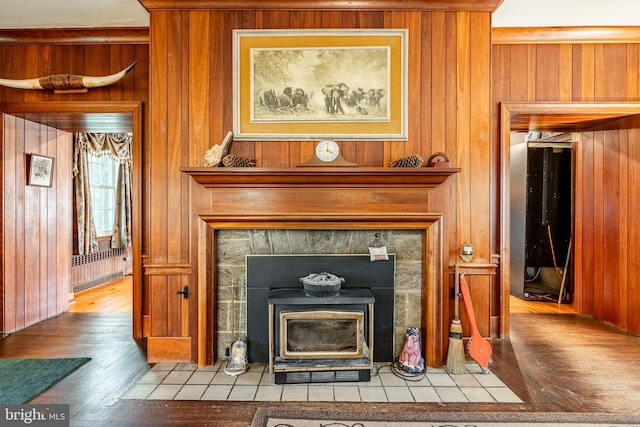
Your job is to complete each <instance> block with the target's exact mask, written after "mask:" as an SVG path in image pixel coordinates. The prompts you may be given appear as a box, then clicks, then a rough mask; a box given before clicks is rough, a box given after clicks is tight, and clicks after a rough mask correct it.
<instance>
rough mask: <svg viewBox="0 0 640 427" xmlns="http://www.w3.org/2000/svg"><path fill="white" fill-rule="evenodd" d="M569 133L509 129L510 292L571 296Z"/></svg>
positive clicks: (565, 299) (528, 296)
mask: <svg viewBox="0 0 640 427" xmlns="http://www.w3.org/2000/svg"><path fill="white" fill-rule="evenodd" d="M573 144H574V141H573V135H572V133H571V132H536V131H531V132H527V133H523V132H511V149H510V156H511V161H510V163H511V168H510V179H511V194H510V203H511V235H510V247H511V286H510V291H511V295H513V296H516V297H518V298H520V299H525V300H532V301H546V302H557V303H561V302H562V303H570V302H571V300H572V297H573V283H572V275H571V263H570V260H571V257H570V252H571V240H572V234H573V212H574V209H573V194H574V191H573V185H574V161H573V159H574V156H573Z"/></svg>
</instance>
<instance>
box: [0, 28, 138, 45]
mask: <svg viewBox="0 0 640 427" xmlns="http://www.w3.org/2000/svg"><path fill="white" fill-rule="evenodd" d="M18 44H57V45H82V44H146V45H148V44H149V28H148V27H122V28H63V29H61V28H51V29H46V28H45V29H43V28H37V29H35V28H34V29H31V28H29V29H10V30H0V45H18Z"/></svg>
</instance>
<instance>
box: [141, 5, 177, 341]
mask: <svg viewBox="0 0 640 427" xmlns="http://www.w3.org/2000/svg"><path fill="white" fill-rule="evenodd" d="M174 15H175V14H172V13H167V12H156V13H154V14H152V15H151V25H150V38H151V40H153V42H152V43H151V45H150V47H149V50H150V52H149V55H150V57H151V64H150V67H151V70H152V71H151V74H150V76H149V77H150V92H151V96H152V99H151V101H152V104H153V109H152V110H151V123H152V126H151V129H150V130H151V137H150V140H151V141H153V146H152V147H151V146H150V147H149V148H150V149H149V170H150V182H149V195H150V206H149V208H150V218H149V223H150V240H149V255H150V257H151V259H150V261H151V262H154V263H155V262H167V261H168V259H169V253H168V247H169V246H168V230H167V227H168V226H169V224H172V225H171V226H172V227H173V226H176V224H175V222H174V221H173V220H171V219H170V217H169V212H168V203H169V201H168V197H169V196H168V194H167V193H168V188H169V181H168V180H169V170H168V169H169V168H168V163H169V161H170V160H171V159H169V158H168V155H169V149H168V144H169V143H170V142H173V143H174V144H178V143H181V142H182V141H168V123H169V120H174V119H175V118H176V117H179V116H180V114H182V111H175V110H172V111H171V114H172V116H171V117H169V114H170V113H169V107H170V106H169V104H168V102H169V101H168V98H169V95H168V93H169V90H170V88H171V87H172V86H176V85H178V86H181V82H180V81H175V80H171V81H170V82H171V83H170V84H168V82H169V80H168V79H167V75H168V69H167V67H168V63H169V61H168V59H169V57H170V56H175V55H176V53H175V52H170V51H169V41H168V37H169V35H168V32H167V28H168V26H169V22H170V19H171V17H172V16H174ZM173 108H174V109H175V108H176V107H175V106H173ZM176 173H177V172H176V171H173V175H174V176H175V175H176ZM150 291H151V293H153V291H154V289H153V287H151V289H150ZM151 310H152V311H153V302H152V306H151ZM154 334H155V332H154Z"/></svg>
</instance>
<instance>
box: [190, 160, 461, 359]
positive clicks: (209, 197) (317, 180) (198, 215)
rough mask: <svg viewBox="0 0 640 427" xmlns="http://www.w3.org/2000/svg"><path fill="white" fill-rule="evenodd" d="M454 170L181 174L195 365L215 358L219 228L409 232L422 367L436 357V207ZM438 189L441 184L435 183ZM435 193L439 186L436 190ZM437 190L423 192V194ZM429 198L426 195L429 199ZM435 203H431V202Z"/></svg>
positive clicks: (439, 326) (439, 353)
mask: <svg viewBox="0 0 640 427" xmlns="http://www.w3.org/2000/svg"><path fill="white" fill-rule="evenodd" d="M460 170H461V169H460V168H428V167H427V168H387V167H342V168H331V167H327V168H295V167H294V168H199V167H197V168H183V169H182V172H184V173H185V174H187V175H189V176H190V177H191V178H192V179H193V181H195V183H197V184H199V185H195V186H191V190H190V191H191V197H190V199H191V201H192V202H191V203H192V204H191V213H192V218H193V222H192V227H191V230H192V231H191V232H192V236H193V237H192V242H193V244H194V246H193V247H192V249H193V251H192V253H193V254H194V256H195V259H194V262H196V264H197V269H196V271H195V272H194V276H193V278H194V284H195V285H196V286H195V288H196V289H194V290H195V291H196V292H197V309H196V310H194V311H195V313H192V316H193V317H192V319H193V324H194V325H196V329H197V330H196V331H195V333H194V337H195V341H193V342H192V348H193V351H194V355H195V356H196V361H197V363H198V364H199V365H210V364H212V363H213V362H214V361H215V360H216V359H217V355H216V352H215V351H216V350H214V349H216V348H217V345H216V343H217V342H218V318H217V310H218V293H219V291H220V285H222V284H221V283H219V280H218V277H219V271H218V269H219V268H220V267H219V265H218V252H219V243H220V242H219V241H218V239H219V232H220V231H223V230H276V229H279V230H369V231H370V232H371V235H373V232H374V231H381V230H415V231H418V232H419V233H420V235H421V238H422V253H421V256H420V263H421V266H422V268H421V277H420V278H419V282H420V304H421V315H420V324H419V325H415V326H419V327H420V329H421V330H422V336H423V338H424V340H423V342H422V347H423V348H422V351H423V355H424V357H425V361H426V363H427V365H428V366H433V367H440V366H442V363H443V359H444V347H445V344H446V340H447V333H446V331H447V328H448V319H443V313H445V311H446V310H445V304H448V298H447V299H445V296H446V295H444V291H443V289H444V287H445V284H444V283H443V276H444V273H445V271H444V266H443V252H444V238H443V233H444V228H443V214H442V213H440V212H437V211H436V212H434V211H433V209H431V207H432V206H440V207H445V205H446V203H445V204H444V205H443V204H442V202H444V201H445V200H446V199H443V197H447V196H446V195H447V194H449V188H448V187H449V185H448V184H446V183H445V181H446V180H447V178H448V177H449V176H451V175H453V174H456V173H458V172H460ZM443 184H444V185H443ZM439 187H445V188H443V190H442V191H440V189H439ZM436 188H438V190H437V191H438V192H437V193H435V192H431V190H433V191H436V190H435V189H436ZM430 195H433V196H434V199H433V200H432V199H431V197H430ZM435 201H439V202H437V203H436V202H435ZM445 323H446V325H445Z"/></svg>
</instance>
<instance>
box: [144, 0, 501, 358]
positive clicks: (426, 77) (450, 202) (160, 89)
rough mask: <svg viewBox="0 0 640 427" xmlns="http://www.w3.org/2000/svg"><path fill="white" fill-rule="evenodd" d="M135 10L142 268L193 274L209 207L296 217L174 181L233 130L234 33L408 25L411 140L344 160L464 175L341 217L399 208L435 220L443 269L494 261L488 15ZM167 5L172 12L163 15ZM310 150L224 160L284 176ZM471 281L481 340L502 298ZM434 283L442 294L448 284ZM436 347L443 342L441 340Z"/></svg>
mask: <svg viewBox="0 0 640 427" xmlns="http://www.w3.org/2000/svg"><path fill="white" fill-rule="evenodd" d="M143 3H145V6H150V12H151V25H150V54H151V64H150V66H151V104H152V111H151V123H152V126H151V141H152V150H151V151H150V157H149V171H150V173H151V179H150V180H149V184H150V190H149V193H148V194H149V196H150V200H149V207H150V211H149V214H150V218H149V219H150V222H149V226H150V233H149V236H150V241H149V252H148V253H149V257H150V263H152V264H154V265H162V264H165V265H167V268H168V269H170V267H171V265H172V264H175V263H177V264H181V263H189V264H191V265H192V266H193V268H196V260H197V256H198V254H197V241H196V240H197V230H198V222H197V214H198V213H204V212H215V213H220V212H219V211H218V209H219V208H218V207H217V205H215V203H214V201H215V200H217V199H224V201H225V203H226V205H225V206H226V207H227V208H228V209H229V211H232V212H233V213H235V214H241V213H246V214H251V213H255V212H262V213H264V212H263V211H261V210H260V209H261V208H262V207H264V206H265V204H266V205H269V206H268V208H269V209H271V210H273V211H275V212H281V213H286V212H287V209H290V208H291V207H292V206H297V207H298V208H300V205H295V204H294V203H292V202H291V201H293V200H298V195H297V194H295V192H294V191H289V192H283V193H282V194H274V192H270V191H268V190H264V189H263V190H255V191H253V192H247V191H245V192H243V193H242V195H243V196H250V197H254V198H256V199H260V200H261V201H270V200H280V201H287V202H286V204H277V203H276V204H273V203H269V202H258V203H255V204H254V203H253V201H252V200H247V199H246V198H242V197H236V199H235V200H233V196H231V195H228V194H227V193H226V192H222V193H224V194H222V193H220V192H216V191H202V190H201V189H194V186H197V184H195V183H193V182H192V181H191V178H190V177H189V176H187V175H185V174H183V173H181V172H180V168H181V167H195V166H200V165H201V164H202V157H203V155H204V153H205V151H206V150H207V149H208V148H209V147H210V146H211V145H213V144H217V143H219V142H220V141H221V140H222V138H223V137H224V135H225V134H226V132H227V131H229V130H231V129H232V120H233V104H232V50H231V47H232V30H233V29H236V28H245V29H254V28H255V29H261V28H264V29H267V28H280V29H282V28H303V29H304V28H306V29H314V28H407V29H408V30H409V59H408V61H409V63H408V68H409V110H408V116H409V140H408V141H406V142H373V141H369V142H367V141H362V142H360V141H358V142H341V143H340V144H341V146H342V152H343V154H344V156H345V157H346V158H347V159H349V160H350V161H354V162H357V163H358V164H359V165H360V166H369V167H382V166H387V165H388V163H389V162H390V161H391V160H394V159H397V158H399V157H401V156H403V155H406V154H414V153H417V154H421V155H422V156H424V157H425V160H426V158H428V157H429V156H430V154H431V153H433V152H436V151H444V152H446V153H447V154H448V155H449V156H450V158H451V161H452V163H453V165H454V166H457V167H462V172H461V173H459V174H457V176H455V177H452V178H450V179H449V180H448V181H447V183H446V184H444V185H442V186H441V187H440V188H438V189H436V190H430V191H428V192H424V193H419V194H416V193H414V194H412V195H411V196H408V197H409V198H408V199H407V198H404V199H403V200H401V201H399V199H398V198H397V197H395V198H392V199H390V200H388V201H385V200H372V199H373V197H371V196H370V195H368V194H366V190H362V191H361V192H359V193H357V194H355V193H354V195H353V196H352V197H351V199H350V202H349V204H346V205H342V207H343V208H344V212H345V213H349V212H355V211H358V210H360V211H362V210H363V209H364V210H365V211H366V209H368V208H367V207H363V205H358V203H357V201H358V200H363V201H364V200H367V203H369V204H370V205H375V206H374V207H373V208H372V209H374V210H381V209H384V208H385V206H386V208H388V209H390V210H392V211H396V212H397V211H400V210H402V209H403V208H402V205H401V204H402V203H405V204H406V205H407V206H422V207H423V208H424V209H426V210H427V211H431V212H440V213H443V214H444V218H445V219H444V224H445V233H444V235H445V242H444V244H443V247H444V259H445V262H444V264H445V266H446V265H447V264H449V263H453V262H454V261H455V259H456V258H457V256H458V252H459V246H460V244H462V243H463V242H465V241H469V242H472V243H473V244H474V245H475V247H476V257H475V258H474V261H478V262H487V263H488V262H490V261H493V260H494V259H493V258H492V254H493V253H495V252H497V249H495V248H496V247H493V246H492V244H491V243H492V242H491V239H490V236H491V233H492V229H493V228H497V227H495V226H494V225H492V224H491V219H490V215H491V210H492V206H491V186H490V185H488V183H489V182H491V180H492V173H491V171H492V168H491V160H492V159H491V149H490V143H491V141H490V124H491V122H490V117H491V110H490V108H491V106H490V103H489V98H490V88H491V86H490V83H491V80H490V53H491V52H490V49H491V45H490V26H491V22H490V20H491V17H490V12H488V11H460V10H458V11H443V10H404V9H403V7H404V8H405V9H409V8H410V7H409V6H406V7H405V6H402V5H400V4H401V2H397V1H393V2H388V4H389V5H390V9H389V10H387V11H384V10H366V7H365V8H363V9H362V10H360V11H357V10H325V11H322V10H313V9H307V10H286V9H284V8H281V9H277V10H273V9H272V10H255V9H249V8H247V9H242V10H232V9H229V8H226V10H206V4H205V3H202V4H199V8H198V9H195V8H194V10H188V6H185V7H180V6H179V5H177V4H178V3H180V2H160V3H162V5H163V6H165V7H160V6H158V9H155V8H154V7H155V6H156V3H158V2H143ZM239 3H241V2H239ZM270 3H274V2H270ZM363 3H366V2H363ZM425 4H427V2H425ZM399 5H400V6H399ZM172 6H175V8H176V9H180V10H170V9H171V7H172ZM354 8H355V6H354ZM394 8H395V9H396V10H394ZM469 8H470V9H472V7H471V6H469ZM425 9H428V8H426V7H425ZM314 145H315V143H314V142H308V141H307V142H301V141H286V142H274V141H269V142H262V141H254V142H253V141H252V142H247V141H242V142H241V141H234V142H233V143H232V144H231V148H230V151H231V152H232V153H234V154H238V155H244V156H250V157H254V158H256V159H257V164H258V167H263V168H288V167H295V166H296V165H297V164H299V163H302V162H304V161H306V160H307V159H308V158H309V157H310V156H311V155H312V152H313V148H314ZM302 191H303V192H305V190H302ZM306 192H307V193H308V191H306ZM360 193H362V194H360ZM316 194H317V198H318V200H316V205H317V204H319V203H321V202H322V200H321V198H322V197H323V194H322V192H318V193H316ZM196 198H197V200H196ZM303 198H304V199H305V200H307V199H308V198H309V197H308V195H305V196H304V197H303ZM343 199H344V198H343ZM387 202H388V204H386V205H385V203H387ZM305 208H309V209H314V208H317V206H312V205H308V206H305ZM308 212H313V211H312V210H310V211H308ZM194 230H196V231H194ZM191 277H192V282H195V281H196V280H197V273H196V272H192V276H191ZM442 277H450V276H449V275H448V270H447V271H446V272H442ZM472 282H473V283H472V289H474V292H475V293H476V295H474V296H475V297H476V300H475V301H474V302H475V303H476V304H477V309H476V316H477V317H478V319H479V320H480V321H481V325H480V328H481V331H482V332H483V333H484V334H485V335H489V334H490V333H492V330H491V327H490V320H491V318H492V316H493V318H494V319H495V317H496V316H499V311H498V312H496V310H498V309H497V308H496V305H495V304H493V302H492V297H491V295H498V294H499V292H495V289H494V288H495V283H494V282H493V281H492V280H491V279H490V278H489V277H486V276H485V277H482V276H476V277H474V278H473V279H472ZM192 284H193V283H192ZM442 286H443V287H444V288H446V287H447V286H448V284H446V283H443V284H442ZM445 295H447V301H442V306H443V312H442V316H441V319H442V323H443V325H446V328H448V324H449V320H450V312H449V304H448V293H445ZM158 304H160V305H159V306H158V307H151V313H152V315H151V319H150V322H151V326H150V329H151V330H155V327H154V326H153V325H154V324H155V323H156V322H158V325H159V326H160V325H164V324H166V319H165V318H163V317H162V316H158V317H157V318H156V317H155V316H154V315H153V313H159V314H160V313H166V312H167V309H166V307H165V306H164V304H167V302H166V300H164V299H163V300H158ZM169 304H171V303H169ZM173 304H178V302H174V303H173ZM451 307H452V306H451ZM192 312H193V310H192ZM191 324H192V329H191V334H192V336H195V333H196V332H197V330H196V329H194V328H197V322H195V321H194V322H191ZM446 328H445V329H446ZM494 329H495V328H494ZM447 330H448V329H447ZM177 338H178V337H177ZM442 340H443V341H446V340H447V336H446V333H444V334H443V336H442ZM193 354H195V351H194V353H193Z"/></svg>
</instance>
